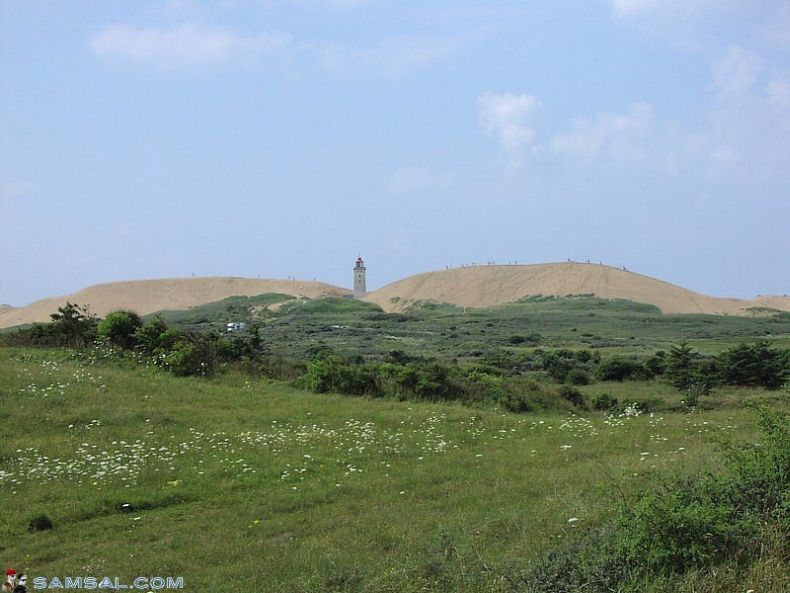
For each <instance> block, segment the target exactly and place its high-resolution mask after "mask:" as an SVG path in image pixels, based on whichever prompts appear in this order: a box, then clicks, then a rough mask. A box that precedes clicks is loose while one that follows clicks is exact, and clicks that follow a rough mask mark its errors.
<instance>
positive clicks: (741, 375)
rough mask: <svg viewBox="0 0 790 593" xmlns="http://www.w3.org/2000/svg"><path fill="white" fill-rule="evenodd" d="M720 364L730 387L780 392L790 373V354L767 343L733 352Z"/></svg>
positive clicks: (736, 349)
mask: <svg viewBox="0 0 790 593" xmlns="http://www.w3.org/2000/svg"><path fill="white" fill-rule="evenodd" d="M718 363H719V364H718V366H719V369H720V372H721V377H722V380H723V381H724V382H725V383H727V384H728V385H748V386H760V387H765V388H766V389H779V388H780V387H781V386H782V384H783V383H784V381H785V378H786V377H787V376H788V371H789V370H790V369H789V368H788V356H787V351H785V352H782V351H779V350H776V349H774V348H772V347H771V344H770V342H767V341H765V340H761V341H759V342H756V343H754V344H740V345H739V346H735V347H734V348H730V349H729V350H726V351H724V352H722V353H721V355H719V357H718Z"/></svg>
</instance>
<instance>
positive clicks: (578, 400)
mask: <svg viewBox="0 0 790 593" xmlns="http://www.w3.org/2000/svg"><path fill="white" fill-rule="evenodd" d="M558 393H559V396H560V397H561V398H562V399H564V400H566V401H569V402H570V403H572V404H573V405H574V406H575V407H577V408H582V409H585V410H589V409H590V404H589V402H588V401H587V399H586V398H585V397H584V394H583V393H582V392H581V391H579V390H578V389H576V388H575V387H571V386H570V385H560V387H559V390H558Z"/></svg>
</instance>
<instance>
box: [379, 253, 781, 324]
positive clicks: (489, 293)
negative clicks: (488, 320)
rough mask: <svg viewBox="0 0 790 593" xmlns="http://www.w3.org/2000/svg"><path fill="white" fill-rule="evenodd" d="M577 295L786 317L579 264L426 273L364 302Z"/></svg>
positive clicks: (755, 303) (400, 306) (393, 305)
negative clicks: (755, 310) (751, 311)
mask: <svg viewBox="0 0 790 593" xmlns="http://www.w3.org/2000/svg"><path fill="white" fill-rule="evenodd" d="M578 294H594V295H595V296H597V297H600V298H604V299H627V300H632V301H636V302H640V303H648V304H651V305H655V306H656V307H658V308H659V309H661V311H663V312H664V313H709V314H729V315H749V314H751V313H750V312H749V311H748V309H749V308H750V307H768V308H773V309H779V310H783V311H790V297H778V296H777V297H759V298H757V299H755V300H752V301H747V300H740V299H722V298H716V297H711V296H707V295H704V294H700V293H696V292H692V291H690V290H687V289H685V288H681V287H680V286H675V285H674V284H670V283H668V282H663V281H661V280H657V279H655V278H650V277H648V276H643V275H641V274H636V273H634V272H626V271H623V270H621V269H619V268H613V267H610V266H604V265H599V264H581V263H552V264H535V265H490V266H476V267H468V268H454V269H450V270H442V271H438V272H427V273H425V274H418V275H416V276H411V277H409V278H406V279H404V280H399V281H397V282H393V283H392V284H388V285H387V286H384V287H383V288H381V289H379V290H377V291H375V292H372V293H370V294H368V296H367V297H366V300H368V301H370V302H372V303H376V304H377V305H379V306H381V307H382V308H383V309H385V310H386V311H390V312H396V311H403V310H404V309H406V308H408V307H409V306H411V305H413V304H414V303H415V302H418V301H434V302H439V303H451V304H454V305H458V306H463V307H490V306H493V305H500V304H503V303H509V302H513V301H516V300H518V299H521V298H524V297H528V296H532V295H543V296H550V295H551V296H566V295H578Z"/></svg>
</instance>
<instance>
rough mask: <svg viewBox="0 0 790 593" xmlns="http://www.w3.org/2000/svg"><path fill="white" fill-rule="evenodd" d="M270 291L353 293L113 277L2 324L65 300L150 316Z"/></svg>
mask: <svg viewBox="0 0 790 593" xmlns="http://www.w3.org/2000/svg"><path fill="white" fill-rule="evenodd" d="M267 292H277V293H282V294H289V295H293V296H295V297H302V298H310V299H316V298H322V297H327V296H346V295H349V294H350V293H351V291H349V290H346V289H345V288H340V287H338V286H332V285H331V284H325V283H323V282H310V281H301V280H270V279H259V278H233V277H223V276H216V277H201V278H168V279H162V280H131V281H126V282H109V283H105V284H96V285H94V286H89V287H87V288H84V289H83V290H80V291H78V292H75V293H73V294H69V295H64V296H58V297H50V298H45V299H41V300H39V301H36V302H34V303H31V304H30V305H27V306H25V307H12V308H5V309H0V328H3V327H13V326H15V325H21V324H24V323H35V322H46V321H50V317H49V316H50V314H52V313H54V312H55V311H57V309H58V307H61V306H63V305H64V304H65V303H66V301H70V302H72V303H76V304H78V305H88V306H89V307H90V311H91V313H93V314H95V315H98V316H99V317H102V316H104V315H106V314H107V313H109V312H110V311H114V310H117V309H130V310H132V311H136V312H137V313H139V314H140V315H147V314H149V313H154V312H156V311H162V310H165V309H173V310H178V309H188V308H190V307H194V306H196V305H203V304H205V303H211V302H213V301H219V300H222V299H224V298H227V297H230V296H255V295H258V294H264V293H267Z"/></svg>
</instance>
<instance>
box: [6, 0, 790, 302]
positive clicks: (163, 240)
mask: <svg viewBox="0 0 790 593" xmlns="http://www.w3.org/2000/svg"><path fill="white" fill-rule="evenodd" d="M0 10H1V11H2V14H1V17H2V18H1V24H0V27H2V29H1V30H0V44H1V45H0V157H1V160H0V183H1V184H2V188H1V193H0V302H5V303H10V304H14V305H23V304H26V303H28V302H31V301H33V300H35V299H38V298H42V297H45V296H51V295H56V294H65V293H68V292H72V291H74V290H78V289H80V288H82V287H84V286H87V285H89V284H94V283H98V282H107V281H115V280H128V279H137V278H160V277H176V276H191V275H192V274H195V275H198V276H203V275H238V276H251V277H255V276H258V275H260V276H261V277H263V278H265V277H272V278H284V277H289V276H290V277H296V278H299V279H313V278H317V279H319V280H323V281H326V282H331V283H334V284H339V285H343V286H350V285H351V280H352V274H351V269H352V267H353V262H354V259H355V258H356V257H357V255H362V256H363V257H365V259H366V261H367V264H368V286H369V288H376V287H379V286H382V285H384V284H386V283H388V282H391V281H394V280H397V279H400V278H403V277H405V276H408V275H411V274H415V273H419V272H423V271H427V270H432V269H444V268H445V266H447V265H461V264H464V263H471V262H488V261H496V262H501V263H504V262H511V261H518V262H519V263H541V262H548V261H565V260H566V259H568V258H571V259H574V260H578V261H584V260H588V259H589V260H591V261H596V262H597V261H603V262H604V263H609V264H612V265H625V266H627V267H628V269H630V270H633V271H637V272H641V273H644V274H647V275H650V276H655V277H658V278H661V279H664V280H667V281H670V282H674V283H676V284H680V285H683V286H686V287H689V288H692V289H694V290H698V291H701V292H706V293H709V294H713V295H717V296H739V297H752V296H755V295H757V294H787V293H790V232H789V231H788V228H790V0H775V1H772V0H600V1H596V0H584V1H581V0H576V1H574V0H568V1H557V0H545V1H543V0H535V1H531V0H522V1H515V0H511V1H496V0H488V1H482V0H479V1H469V0H452V1H440V0H435V1H428V0H413V1H408V2H406V1H403V2H398V1H385V0H258V1H252V0H214V1H208V0H206V1H203V2H199V1H193V0H173V1H170V2H145V1H136V2H128V1H98V0H97V1H91V2H84V1H79V0H72V1H70V2H55V1H49V2H48V1H39V2H28V1H23V0H0Z"/></svg>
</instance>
